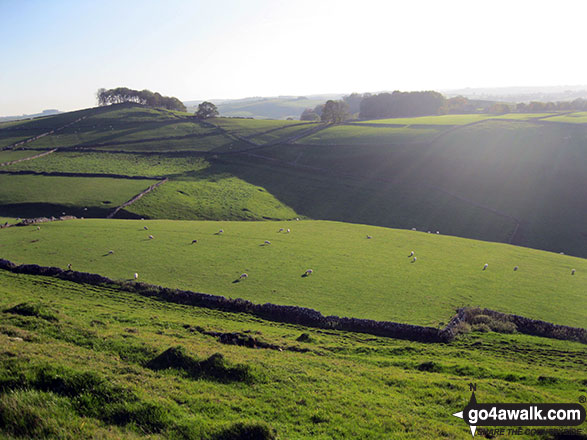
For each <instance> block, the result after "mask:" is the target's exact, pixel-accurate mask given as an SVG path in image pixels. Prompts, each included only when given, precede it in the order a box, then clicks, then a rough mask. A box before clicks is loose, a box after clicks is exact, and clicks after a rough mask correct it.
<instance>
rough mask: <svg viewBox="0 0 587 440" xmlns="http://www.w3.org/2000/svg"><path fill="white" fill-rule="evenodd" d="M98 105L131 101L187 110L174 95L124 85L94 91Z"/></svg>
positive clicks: (151, 105)
mask: <svg viewBox="0 0 587 440" xmlns="http://www.w3.org/2000/svg"><path fill="white" fill-rule="evenodd" d="M96 97H97V98H98V105H100V106H104V105H111V104H122V103H124V102H132V103H136V104H143V105H147V106H149V107H157V108H165V109H168V110H178V111H182V112H185V111H187V109H186V107H185V105H184V104H183V102H181V101H180V100H179V99H177V98H176V97H175V96H162V95H161V94H160V93H158V92H154V93H153V92H151V91H150V90H146V89H145V90H133V89H129V88H126V87H117V88H115V89H108V90H106V89H104V88H102V89H99V90H98V92H97V93H96Z"/></svg>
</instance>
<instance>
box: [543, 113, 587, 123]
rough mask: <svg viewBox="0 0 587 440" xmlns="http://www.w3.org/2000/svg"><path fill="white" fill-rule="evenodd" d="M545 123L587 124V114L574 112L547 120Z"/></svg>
mask: <svg viewBox="0 0 587 440" xmlns="http://www.w3.org/2000/svg"><path fill="white" fill-rule="evenodd" d="M545 121H552V122H567V123H572V124H587V112H574V113H570V114H568V115H560V116H553V117H551V118H548V119H545Z"/></svg>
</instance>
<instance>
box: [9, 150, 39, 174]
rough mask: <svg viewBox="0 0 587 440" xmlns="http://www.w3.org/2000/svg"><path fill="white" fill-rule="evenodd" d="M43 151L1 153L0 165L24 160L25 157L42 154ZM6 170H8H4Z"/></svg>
mask: <svg viewBox="0 0 587 440" xmlns="http://www.w3.org/2000/svg"><path fill="white" fill-rule="evenodd" d="M40 153H42V151H31V150H5V151H0V163H4V162H11V161H13V160H18V159H24V158H25V157H30V156H34V155H36V154H40ZM4 169H5V170H6V169H8V168H4Z"/></svg>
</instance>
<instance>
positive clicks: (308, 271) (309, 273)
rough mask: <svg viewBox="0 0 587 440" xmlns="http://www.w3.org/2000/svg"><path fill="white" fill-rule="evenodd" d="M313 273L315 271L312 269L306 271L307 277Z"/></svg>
mask: <svg viewBox="0 0 587 440" xmlns="http://www.w3.org/2000/svg"><path fill="white" fill-rule="evenodd" d="M313 273H314V271H313V270H312V269H308V270H307V271H306V276H308V275H312V274H313Z"/></svg>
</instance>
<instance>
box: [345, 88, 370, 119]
mask: <svg viewBox="0 0 587 440" xmlns="http://www.w3.org/2000/svg"><path fill="white" fill-rule="evenodd" d="M367 96H371V94H369V93H365V94H364V95H363V94H361V93H351V94H350V95H347V96H343V97H342V100H343V101H344V102H346V103H347V104H348V106H349V112H350V114H351V115H353V116H358V115H359V112H360V111H361V102H362V101H363V98H364V97H367Z"/></svg>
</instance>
